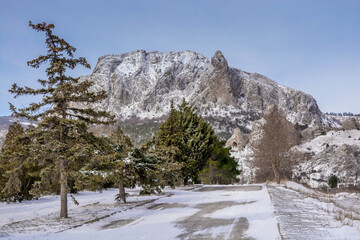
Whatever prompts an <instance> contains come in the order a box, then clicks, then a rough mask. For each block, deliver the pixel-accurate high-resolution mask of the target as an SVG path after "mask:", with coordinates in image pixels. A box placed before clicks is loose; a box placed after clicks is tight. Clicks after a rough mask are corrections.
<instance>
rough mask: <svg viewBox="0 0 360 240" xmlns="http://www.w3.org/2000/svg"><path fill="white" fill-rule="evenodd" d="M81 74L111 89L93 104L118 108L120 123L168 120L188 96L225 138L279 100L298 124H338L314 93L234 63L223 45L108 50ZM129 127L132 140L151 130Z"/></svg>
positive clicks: (96, 87) (248, 128) (96, 86)
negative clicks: (205, 50)
mask: <svg viewBox="0 0 360 240" xmlns="http://www.w3.org/2000/svg"><path fill="white" fill-rule="evenodd" d="M82 79H89V80H93V81H94V83H95V84H94V87H93V90H95V91H97V90H100V89H105V90H106V91H107V92H108V98H107V99H106V100H104V101H103V102H101V103H97V104H95V105H93V106H94V107H95V108H97V109H102V110H107V111H110V112H112V113H113V114H115V116H116V118H117V120H118V121H119V122H120V123H124V122H125V123H126V124H125V126H124V127H125V128H126V127H129V126H130V125H129V124H130V122H131V121H132V122H133V124H135V125H141V124H142V122H143V121H147V122H148V121H149V120H154V121H158V122H159V121H161V120H163V119H164V118H166V115H167V113H168V111H169V108H170V101H171V100H173V101H174V102H175V103H176V104H179V103H180V102H181V101H182V99H183V98H185V99H186V100H187V101H188V102H190V103H191V104H193V105H194V106H195V108H196V109H197V111H198V113H199V114H200V115H202V116H203V117H204V118H206V119H207V120H208V121H209V122H210V123H211V124H212V125H213V127H214V128H215V130H216V132H217V133H218V135H219V136H220V137H221V138H223V139H227V138H229V137H230V136H231V133H232V130H233V129H234V128H236V127H239V128H240V129H241V130H242V131H243V132H249V131H251V124H252V122H253V121H254V120H257V119H259V118H261V116H262V114H263V113H264V111H265V110H266V109H267V108H268V107H269V106H270V105H272V104H276V105H278V106H279V108H280V109H282V110H283V111H284V112H285V113H286V115H287V118H288V120H290V121H291V122H292V123H294V124H295V123H298V124H300V125H304V126H314V125H326V126H331V125H334V123H333V122H332V121H331V120H329V119H327V118H326V117H325V115H324V114H323V113H322V112H321V111H320V109H319V107H318V105H317V103H316V100H315V99H314V98H313V97H312V96H311V95H309V94H306V93H304V92H302V91H299V90H295V89H293V88H289V87H286V86H282V85H280V84H278V83H277V82H275V81H273V80H271V79H270V78H268V77H266V76H264V75H261V74H259V73H249V72H246V71H243V70H240V69H237V68H234V67H229V66H228V63H227V60H226V59H225V57H224V56H223V54H222V53H221V52H220V51H216V52H215V54H214V56H213V57H212V58H211V59H209V58H207V57H205V56H204V55H202V54H199V53H196V52H193V51H189V50H186V51H182V52H167V53H162V52H158V51H152V52H146V51H144V50H136V51H133V52H130V53H124V54H120V55H105V56H101V57H100V58H99V60H98V62H97V64H96V66H95V68H94V71H93V73H92V74H91V75H87V76H83V77H82ZM155 125H159V123H158V124H155ZM130 127H131V128H134V126H130ZM140 128H141V127H140ZM153 129H156V126H155V127H153ZM144 131H145V132H146V134H145V133H144ZM125 132H126V133H128V134H129V135H133V136H131V138H132V139H133V140H134V138H136V137H135V135H139V134H140V135H144V136H145V135H146V136H147V137H149V136H151V135H152V133H150V132H147V130H145V129H143V131H142V132H143V133H140V132H137V133H135V135H134V134H133V133H131V132H130V131H126V129H125ZM140 137H141V136H140ZM135 142H139V141H138V140H135Z"/></svg>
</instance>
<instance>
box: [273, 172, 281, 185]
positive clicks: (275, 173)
mask: <svg viewBox="0 0 360 240" xmlns="http://www.w3.org/2000/svg"><path fill="white" fill-rule="evenodd" d="M274 176H275V181H276V183H277V184H279V183H280V180H281V179H280V173H279V172H278V171H277V170H274Z"/></svg>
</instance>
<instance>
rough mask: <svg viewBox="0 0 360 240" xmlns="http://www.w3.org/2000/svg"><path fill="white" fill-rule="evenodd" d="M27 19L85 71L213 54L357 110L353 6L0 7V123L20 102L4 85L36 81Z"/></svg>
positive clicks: (84, 0)
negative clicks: (72, 51)
mask: <svg viewBox="0 0 360 240" xmlns="http://www.w3.org/2000/svg"><path fill="white" fill-rule="evenodd" d="M29 20H32V21H33V22H34V23H37V22H43V21H45V22H47V23H53V24H55V30H54V33H55V34H57V35H59V36H61V37H63V38H64V39H65V40H67V41H68V42H69V43H71V44H72V45H74V46H75V47H76V48H77V49H78V51H77V56H84V57H86V58H87V60H88V61H89V63H90V64H91V66H92V68H93V67H95V64H96V62H97V59H98V57H100V56H102V55H105V54H121V53H124V52H129V51H133V50H137V49H145V50H146V51H152V50H158V51H163V52H167V51H182V50H193V51H196V52H199V53H202V54H204V55H205V56H207V57H211V56H212V55H213V54H214V52H215V51H216V50H218V49H219V50H221V51H222V52H223V54H224V55H225V57H226V59H227V60H228V62H229V65H230V66H233V67H236V68H240V69H242V70H245V71H248V72H258V73H261V74H263V75H266V76H268V77H269V78H271V79H273V80H275V81H277V82H278V83H280V84H283V85H286V86H289V87H292V88H295V89H299V90H302V91H304V92H306V93H309V94H311V95H313V96H314V97H315V98H316V99H317V101H318V104H319V106H320V109H321V110H322V111H323V112H326V111H328V112H330V111H333V112H344V111H346V112H347V111H350V112H354V113H360V0H341V1H340V0H323V1H322V0H262V1H260V0H259V1H257V0H247V1H242V0H237V1H236V0H167V1H165V0H162V1H160V0H157V1H152V0H142V1H140V0H128V1H110V0H102V1H98V0H62V1H50V0H43V1H40V0H16V1H15V0H0V83H1V87H0V116H2V115H9V114H10V111H9V107H8V102H9V101H10V102H12V103H15V104H16V105H17V106H19V107H22V106H26V104H27V103H28V102H29V101H30V99H29V98H19V100H16V101H15V100H14V99H13V98H12V96H11V95H10V94H9V93H8V92H7V90H8V89H9V88H10V87H11V84H12V83H14V82H16V83H18V84H19V85H30V86H33V84H34V82H35V81H36V79H38V78H40V77H44V73H43V70H44V68H40V69H32V68H31V67H28V66H26V62H27V61H28V60H31V59H34V58H36V57H38V56H39V55H40V54H45V51H46V49H45V44H44V35H43V34H42V33H37V32H35V31H33V30H32V29H30V28H29V27H28V21H29ZM91 71H92V70H85V69H79V70H78V71H77V73H76V74H90V73H91Z"/></svg>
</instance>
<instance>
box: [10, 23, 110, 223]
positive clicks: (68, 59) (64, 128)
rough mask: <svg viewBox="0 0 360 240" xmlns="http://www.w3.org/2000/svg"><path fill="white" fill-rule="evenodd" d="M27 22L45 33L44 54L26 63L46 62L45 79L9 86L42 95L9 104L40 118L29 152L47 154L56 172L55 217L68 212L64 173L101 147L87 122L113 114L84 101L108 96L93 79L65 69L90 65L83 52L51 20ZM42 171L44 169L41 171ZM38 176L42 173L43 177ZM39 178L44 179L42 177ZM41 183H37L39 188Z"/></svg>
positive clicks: (15, 112)
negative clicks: (37, 85)
mask: <svg viewBox="0 0 360 240" xmlns="http://www.w3.org/2000/svg"><path fill="white" fill-rule="evenodd" d="M29 26H30V27H31V28H33V29H34V30H36V31H38V32H44V33H45V35H46V38H45V43H46V46H47V54H46V55H42V56H39V57H38V58H36V59H34V60H31V61H29V62H28V63H27V64H28V65H29V66H31V67H33V68H39V66H40V65H41V64H43V63H48V64H49V66H48V68H47V69H46V74H47V79H45V80H38V82H39V83H40V84H41V86H42V87H41V88H38V89H34V88H30V87H19V86H17V85H16V84H13V86H12V88H11V89H10V90H9V91H10V92H11V93H13V94H14V95H15V96H14V97H15V98H17V97H19V96H21V95H41V96H42V101H41V102H38V103H31V104H30V105H29V106H28V107H25V108H22V109H16V108H15V106H14V105H12V104H10V109H11V110H12V112H13V115H14V116H17V117H25V118H27V119H30V120H40V121H39V124H38V127H37V128H36V130H35V131H34V132H33V136H35V137H36V138H37V141H36V142H37V143H38V144H37V145H36V148H35V150H34V151H36V154H33V156H34V159H32V160H33V161H37V159H35V157H39V156H41V158H40V159H46V161H48V162H50V163H51V164H49V165H48V167H47V170H48V171H51V172H52V174H55V173H57V174H58V175H59V179H60V181H59V183H60V195H61V207H60V217H61V218H66V217H68V209H67V192H68V177H69V175H70V174H71V173H72V171H76V170H78V169H80V168H81V167H82V166H83V165H84V164H85V162H86V161H88V160H89V159H91V158H90V157H91V156H93V155H94V152H96V150H97V149H98V148H101V146H100V145H98V143H97V141H96V140H97V139H96V138H95V137H94V136H93V135H92V134H91V133H89V132H88V125H89V124H108V123H110V122H112V119H113V116H111V115H110V114H109V113H108V112H105V111H96V110H94V109H92V108H91V107H84V106H89V105H91V103H95V102H97V101H101V100H103V99H105V98H106V97H107V95H106V92H105V91H98V92H96V93H95V92H91V91H90V87H91V86H92V85H93V82H91V81H88V80H84V81H79V78H74V77H71V76H69V75H68V74H67V72H66V71H67V70H72V69H74V68H75V67H76V66H78V65H82V66H84V67H86V68H90V65H89V64H88V63H87V61H86V59H85V58H83V57H80V58H74V56H73V54H74V52H75V51H76V49H75V48H74V47H73V46H71V45H70V44H69V43H67V42H66V41H65V40H64V39H62V38H60V37H58V36H56V35H54V34H53V32H52V29H54V25H53V24H46V23H45V22H44V23H39V24H36V25H35V24H32V22H31V21H30V22H29ZM43 174H45V175H46V171H45V172H43ZM42 179H43V178H42ZM43 180H44V179H43ZM38 189H40V188H38Z"/></svg>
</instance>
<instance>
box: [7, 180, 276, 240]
mask: <svg viewBox="0 0 360 240" xmlns="http://www.w3.org/2000/svg"><path fill="white" fill-rule="evenodd" d="M116 193H117V192H116V190H109V191H104V192H103V193H91V192H84V193H79V194H76V195H75V197H76V199H77V200H78V201H79V202H80V206H75V205H73V204H72V203H71V204H70V211H69V215H70V216H71V217H70V218H69V219H66V220H60V219H58V217H57V215H58V207H59V206H58V205H59V198H58V197H54V196H51V197H44V198H41V199H40V200H38V201H26V202H23V203H16V204H5V203H2V204H0V212H1V220H0V232H1V234H2V235H0V236H2V237H3V238H4V239H86V240H90V239H242V238H246V239H280V237H279V233H278V228H277V223H276V220H275V217H274V215H273V211H274V210H273V208H272V204H271V202H270V198H269V195H268V194H267V190H266V187H265V186H264V185H249V186H227V187H225V186H216V187H214V186H204V187H202V188H197V189H195V190H189V189H185V190H182V189H176V190H166V191H165V195H162V196H150V197H149V196H148V197H140V196H134V197H130V198H129V202H130V203H129V204H126V205H125V206H124V205H123V204H118V203H114V201H113V199H114V195H115V194H116ZM170 195H171V196H170ZM154 199H156V200H155V201H152V200H154ZM136 205H137V207H136ZM96 220H98V221H96Z"/></svg>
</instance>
